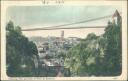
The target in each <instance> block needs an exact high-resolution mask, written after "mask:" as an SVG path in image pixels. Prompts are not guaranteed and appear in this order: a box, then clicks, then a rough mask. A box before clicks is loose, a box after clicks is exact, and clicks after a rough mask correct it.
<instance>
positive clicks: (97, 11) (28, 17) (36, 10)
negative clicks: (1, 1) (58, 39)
mask: <svg viewBox="0 0 128 81" xmlns="http://www.w3.org/2000/svg"><path fill="white" fill-rule="evenodd" d="M116 9H117V10H118V11H119V12H121V7H119V6H84V5H83V6H80V5H79V6H76V5H75V6H73V5H72V6H70V5H59V6H57V5H52V6H13V7H9V8H8V9H7V16H6V20H7V22H8V21H9V20H11V21H13V22H14V24H15V25H18V26H20V27H21V28H22V29H28V28H43V27H49V26H56V25H62V24H68V23H73V22H79V21H85V20H88V19H93V18H98V17H103V16H107V15H111V14H113V13H114V12H115V10H116ZM108 20H110V18H106V19H103V20H99V21H93V22H88V23H82V24H77V25H72V26H68V27H78V26H79V27H84V26H104V25H107V22H108ZM83 30H85V31H86V33H83V34H80V31H81V30H79V29H78V30H72V33H73V32H74V34H72V33H71V30H65V37H69V36H77V37H85V36H86V35H87V34H88V33H91V32H93V33H95V34H97V35H100V34H102V33H104V29H91V30H92V31H91V30H89V29H88V30H87V29H82V31H83ZM94 30H95V31H94ZM97 30H98V31H97ZM50 32H51V33H49V31H46V30H42V31H40V33H39V31H34V32H32V31H29V32H23V34H25V35H26V36H44V37H47V36H49V35H52V36H60V32H61V30H53V31H52V30H50ZM56 33H57V34H56ZM77 34H78V35H77Z"/></svg>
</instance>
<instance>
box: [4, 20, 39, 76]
mask: <svg viewBox="0 0 128 81" xmlns="http://www.w3.org/2000/svg"><path fill="white" fill-rule="evenodd" d="M37 54H38V51H37V47H36V45H35V44H34V43H33V42H31V41H29V40H28V38H26V37H25V36H24V35H22V32H21V28H20V27H19V26H16V27H15V26H14V25H13V22H12V21H10V22H9V23H8V24H7V26H6V59H7V60H6V63H7V75H8V76H15V77H16V76H17V77H20V76H33V75H34V73H35V72H34V70H35V59H38V55H37Z"/></svg>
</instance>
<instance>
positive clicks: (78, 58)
mask: <svg viewBox="0 0 128 81" xmlns="http://www.w3.org/2000/svg"><path fill="white" fill-rule="evenodd" d="M118 21H120V20H118ZM121 58H122V57H121V21H120V22H117V24H116V23H112V22H109V23H108V26H107V27H106V29H105V33H104V34H103V35H101V36H96V35H95V34H93V33H90V34H88V36H87V37H86V38H85V39H84V40H82V41H81V42H80V44H78V45H77V46H75V47H73V48H71V49H70V50H69V51H68V53H67V54H66V57H65V66H66V67H67V68H70V71H71V76H93V75H94V76H117V75H120V74H121V66H122V65H121V60H122V59H121Z"/></svg>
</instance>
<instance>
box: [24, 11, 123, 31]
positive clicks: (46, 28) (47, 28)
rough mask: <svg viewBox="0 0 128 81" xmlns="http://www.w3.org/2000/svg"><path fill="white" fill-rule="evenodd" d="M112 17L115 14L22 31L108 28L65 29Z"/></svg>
mask: <svg viewBox="0 0 128 81" xmlns="http://www.w3.org/2000/svg"><path fill="white" fill-rule="evenodd" d="M120 14H121V13H120ZM112 16H113V14H111V15H107V16H103V17H98V18H93V19H88V20H84V21H79V22H73V23H68V24H62V25H56V26H49V27H41V28H28V29H22V31H39V30H59V29H83V28H106V27H107V26H84V27H80V26H79V27H78V26H77V27H65V26H71V25H76V24H81V23H87V22H92V21H98V20H102V19H106V18H112ZM108 21H109V20H108Z"/></svg>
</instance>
